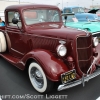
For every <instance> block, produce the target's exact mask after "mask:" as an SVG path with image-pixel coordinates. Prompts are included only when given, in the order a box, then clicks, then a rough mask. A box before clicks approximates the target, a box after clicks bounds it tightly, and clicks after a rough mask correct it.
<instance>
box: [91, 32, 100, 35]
mask: <svg viewBox="0 0 100 100" xmlns="http://www.w3.org/2000/svg"><path fill="white" fill-rule="evenodd" d="M98 33H99V34H100V32H94V33H92V35H94V34H98Z"/></svg>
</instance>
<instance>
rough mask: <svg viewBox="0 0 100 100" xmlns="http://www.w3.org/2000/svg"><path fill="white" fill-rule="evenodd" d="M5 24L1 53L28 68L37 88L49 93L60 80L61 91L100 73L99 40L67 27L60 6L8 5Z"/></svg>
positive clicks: (0, 45) (23, 68) (18, 64)
mask: <svg viewBox="0 0 100 100" xmlns="http://www.w3.org/2000/svg"><path fill="white" fill-rule="evenodd" d="M55 16H56V18H55ZM5 23H6V25H5V26H4V27H0V56H1V57H3V58H4V59H6V60H7V61H9V62H10V63H11V64H13V65H14V66H16V67H18V68H19V69H21V70H27V72H28V75H29V79H30V82H31V84H32V86H33V88H34V89H35V90H36V91H38V92H40V93H47V92H49V91H51V90H52V89H53V86H54V84H55V83H56V82H58V83H60V84H59V85H58V88H57V90H58V91H61V90H64V89H67V88H70V87H73V86H76V85H78V84H81V83H82V84H83V85H84V83H85V82H86V81H88V80H89V79H92V78H94V77H96V76H98V75H99V74H100V70H99V68H98V67H97V65H98V66H99V63H100V57H99V52H97V50H96V48H97V46H98V45H99V43H98V39H97V38H96V37H95V38H93V37H92V35H91V34H90V33H89V32H87V31H82V30H78V29H74V28H70V27H66V26H64V25H63V22H62V16H61V11H60V9H59V8H58V7H56V6H51V5H41V4H29V5H12V6H8V7H7V8H6V9H5ZM23 84H24V83H23Z"/></svg>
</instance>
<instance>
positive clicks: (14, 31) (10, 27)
mask: <svg viewBox="0 0 100 100" xmlns="http://www.w3.org/2000/svg"><path fill="white" fill-rule="evenodd" d="M7 14H8V19H7V20H8V24H7V27H6V32H7V34H8V36H9V38H10V41H11V48H10V50H9V52H10V53H11V54H12V55H13V56H15V57H18V58H21V57H23V56H24V54H25V52H26V47H25V46H26V43H25V40H26V39H25V34H24V32H22V31H21V30H22V28H23V27H22V23H21V19H20V15H19V13H18V12H15V11H10V12H8V13H7ZM14 17H16V18H17V19H18V26H17V24H13V23H12V19H13V18H14Z"/></svg>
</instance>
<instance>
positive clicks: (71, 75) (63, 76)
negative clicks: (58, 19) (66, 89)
mask: <svg viewBox="0 0 100 100" xmlns="http://www.w3.org/2000/svg"><path fill="white" fill-rule="evenodd" d="M75 78H76V71H75V70H71V71H68V72H66V73H63V74H61V80H62V83H63V84H66V83H67V82H69V81H71V80H73V79H75Z"/></svg>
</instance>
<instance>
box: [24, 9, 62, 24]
mask: <svg viewBox="0 0 100 100" xmlns="http://www.w3.org/2000/svg"><path fill="white" fill-rule="evenodd" d="M23 15H24V20H25V22H26V24H27V25H31V24H36V23H43V22H60V14H59V11H58V10H55V9H54V10H51V9H36V10H33V9H30V10H25V11H24V12H23Z"/></svg>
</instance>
